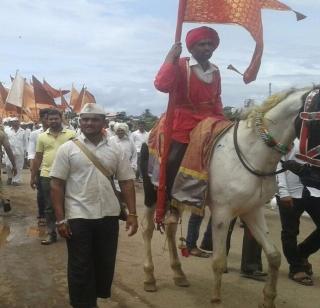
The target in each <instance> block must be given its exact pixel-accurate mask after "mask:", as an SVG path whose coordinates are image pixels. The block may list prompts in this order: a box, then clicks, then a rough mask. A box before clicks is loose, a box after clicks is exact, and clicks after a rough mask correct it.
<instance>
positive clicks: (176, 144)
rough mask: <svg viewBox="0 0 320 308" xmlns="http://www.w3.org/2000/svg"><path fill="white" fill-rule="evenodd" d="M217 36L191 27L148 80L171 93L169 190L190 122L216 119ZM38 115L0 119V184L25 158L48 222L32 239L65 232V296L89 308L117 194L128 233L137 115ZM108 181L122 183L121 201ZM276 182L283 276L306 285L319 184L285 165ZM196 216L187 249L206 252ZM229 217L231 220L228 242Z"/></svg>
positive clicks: (14, 178)
mask: <svg viewBox="0 0 320 308" xmlns="http://www.w3.org/2000/svg"><path fill="white" fill-rule="evenodd" d="M218 45H219V36H218V34H217V32H216V31H215V30H213V29H210V28H208V27H200V28H198V29H194V30H191V31H190V32H189V33H188V35H187V48H188V50H189V51H190V53H191V55H192V57H191V58H190V59H189V58H182V59H180V55H181V51H182V47H181V44H180V43H176V44H175V45H174V46H173V47H172V49H171V50H170V51H169V53H168V55H167V57H166V60H165V62H164V64H163V66H162V67H161V69H160V71H159V73H158V75H157V77H156V82H155V85H156V87H157V88H158V89H159V90H161V91H163V92H174V93H175V98H176V99H177V101H176V102H175V103H176V110H175V112H174V116H173V118H174V119H173V132H172V143H171V147H170V151H169V158H168V167H167V171H168V172H167V191H168V194H169V195H168V197H169V199H170V191H171V189H172V185H173V181H174V178H175V175H176V173H177V171H178V169H179V166H180V163H181V160H182V159H183V156H184V153H185V151H186V149H187V146H188V143H189V141H190V132H191V130H192V129H193V128H194V127H196V125H197V124H198V123H199V122H200V121H201V120H203V119H206V118H207V117H208V116H212V117H217V118H223V113H222V103H221V97H220V94H221V81H220V73H219V69H218V67H217V66H215V65H214V64H212V63H211V62H209V59H210V57H211V56H212V53H213V51H214V50H215V49H216V48H217V47H218ZM190 72H191V73H190ZM190 74H191V75H190ZM186 81H187V82H189V84H188V87H186V86H185V84H184V82H186ZM189 86H190V87H189ZM186 91H188V93H185V92H186ZM187 94H188V95H187ZM39 117H40V122H41V123H40V124H39V125H34V124H32V123H24V124H23V125H22V123H20V121H19V119H18V118H10V119H4V121H3V126H2V128H1V130H0V142H1V145H2V146H3V148H4V150H5V152H6V153H5V156H4V163H5V166H6V173H7V185H12V186H19V185H21V180H22V179H21V172H22V169H23V167H24V166H29V167H30V185H31V187H32V188H33V189H36V191H37V204H38V221H39V225H41V226H46V228H47V237H46V238H45V239H43V240H42V241H41V244H42V245H51V244H54V243H55V242H56V241H57V234H58V233H59V234H60V236H61V237H63V238H65V239H66V243H67V250H68V283H69V296H70V303H71V305H72V306H73V307H78V308H80V307H83V308H89V307H96V306H97V298H99V297H102V298H108V297H110V294H111V293H110V292H111V291H110V289H111V284H112V279H113V274H114V267H115V258H116V251H117V242H118V233H119V222H118V219H119V216H120V214H121V206H120V204H121V203H125V204H126V207H127V211H128V213H127V217H126V229H127V231H128V235H129V236H132V235H134V234H135V233H136V232H137V229H138V222H137V211H136V202H135V185H134V181H137V182H140V181H141V170H140V165H141V161H140V160H141V155H140V153H141V147H142V145H143V144H144V143H146V142H147V141H148V135H149V134H148V132H147V131H146V129H145V125H144V123H143V122H142V121H141V122H139V123H138V127H137V130H135V131H133V132H131V131H130V130H129V126H128V124H126V123H116V122H113V121H111V122H110V123H109V125H108V126H107V125H106V123H107V122H106V118H105V111H104V110H103V108H102V107H101V106H99V105H97V104H86V105H85V106H84V107H83V109H82V110H81V112H80V114H79V127H80V128H77V129H75V128H73V127H71V126H70V125H68V124H64V122H63V117H62V114H61V113H60V112H59V111H58V110H54V109H42V110H40V114H39ZM296 150H297V146H296V144H295V147H294V148H293V150H292V152H290V153H289V154H288V155H287V156H286V157H283V160H287V159H291V158H293V157H294V154H295V152H294V151H296ZM115 180H117V186H118V188H119V190H120V192H121V200H120V202H119V200H118V198H120V197H119V194H118V192H117V187H116V185H115ZM278 186H279V194H278V204H279V213H280V218H281V224H282V233H281V239H282V244H283V252H284V255H285V257H286V258H287V261H288V264H289V278H290V279H292V280H294V281H295V282H297V283H300V284H303V285H308V286H309V285H312V284H313V280H312V274H313V273H312V266H311V264H310V263H309V262H308V258H309V256H310V255H311V254H313V253H315V252H316V251H318V250H319V248H320V207H318V204H317V203H318V202H319V198H320V191H319V190H317V189H314V188H309V187H306V186H303V185H302V184H301V182H300V179H299V177H297V176H295V175H294V174H293V173H291V172H290V171H286V172H285V173H282V174H281V175H279V176H278ZM2 198H3V201H2V203H3V204H6V207H5V206H4V209H5V210H6V211H9V210H10V203H9V201H8V198H7V196H6V197H5V196H3V197H2ZM8 204H9V207H8ZM304 211H307V212H308V213H309V215H310V216H311V218H312V220H313V222H314V223H315V225H316V229H315V231H314V232H312V234H310V236H308V238H307V239H305V240H304V241H303V242H301V243H300V244H298V243H297V235H298V233H299V221H300V217H301V214H302V213H303V212H304ZM170 215H173V216H176V212H175V211H174V210H172V211H171V212H170ZM202 220H203V219H202V217H199V216H196V215H191V216H190V220H189V223H188V232H187V240H186V242H187V248H188V250H189V253H190V254H191V255H192V256H196V257H209V255H210V251H212V248H213V247H212V242H214V241H212V237H213V238H214V235H212V232H211V230H212V229H211V221H209V224H208V227H207V231H206V233H205V236H204V239H203V241H202V244H201V246H200V248H198V247H197V240H198V237H199V229H200V225H201V222H202ZM173 221H174V219H173ZM235 221H236V219H235V220H234V221H233V222H232V223H231V226H230V230H229V236H228V241H227V243H226V245H227V251H229V248H230V237H231V233H232V230H233V227H234V224H235ZM244 230H245V232H244V241H243V250H242V264H241V272H242V275H243V276H244V277H247V278H253V279H256V280H264V277H265V276H266V273H264V272H263V270H262V264H261V247H260V245H259V244H258V243H257V242H256V241H255V240H254V238H253V237H252V235H251V234H250V231H249V229H248V228H247V227H246V226H245V225H244ZM226 271H227V269H226Z"/></svg>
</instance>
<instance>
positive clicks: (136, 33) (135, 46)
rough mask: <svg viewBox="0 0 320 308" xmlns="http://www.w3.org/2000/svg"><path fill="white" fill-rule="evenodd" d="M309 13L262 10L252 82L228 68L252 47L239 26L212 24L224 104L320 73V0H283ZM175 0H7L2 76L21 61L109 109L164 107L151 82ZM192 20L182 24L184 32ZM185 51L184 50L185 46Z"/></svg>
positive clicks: (23, 67) (168, 40) (1, 20)
mask: <svg viewBox="0 0 320 308" xmlns="http://www.w3.org/2000/svg"><path fill="white" fill-rule="evenodd" d="M285 2H286V3H287V4H288V5H290V6H292V7H293V8H294V9H297V10H298V11H301V12H303V13H305V14H306V15H308V19H307V20H305V21H302V22H300V23H296V22H295V20H294V16H292V13H286V12H277V11H269V10H268V11H267V10H266V11H265V13H264V14H263V21H264V32H265V52H264V57H263V63H262V66H261V70H260V73H259V76H258V80H257V81H256V82H254V83H252V84H250V85H248V86H246V85H244V84H243V82H242V80H241V76H238V75H236V74H235V73H233V72H231V71H229V70H227V69H226V67H227V66H228V64H233V65H235V66H236V67H238V68H239V69H240V70H242V71H244V70H245V68H246V67H247V66H248V65H249V63H250V60H251V56H252V53H253V50H254V46H255V45H254V41H253V39H252V38H251V36H250V34H249V33H248V32H247V31H246V30H245V29H243V28H241V27H239V26H227V25H215V26H214V27H216V28H217V29H218V31H219V33H220V37H221V46H220V47H219V49H218V50H217V52H215V54H214V58H213V60H214V62H215V63H217V64H218V66H219V67H220V69H221V74H222V82H223V84H222V87H223V100H224V101H225V104H231V103H232V104H234V105H242V103H243V101H244V99H246V98H252V97H257V98H259V99H263V97H265V96H266V95H267V94H268V84H269V82H271V83H272V84H273V88H274V89H275V90H276V89H278V88H279V90H281V89H280V88H281V87H287V86H291V84H298V85H299V84H302V83H304V82H308V83H309V82H310V83H311V82H312V81H314V82H315V81H316V79H317V74H316V72H317V71H318V69H319V65H318V64H317V63H318V55H317V53H318V50H319V43H318V40H317V39H314V38H317V37H318V33H317V29H318V28H319V21H318V17H317V16H316V14H315V13H313V12H314V9H315V8H317V9H319V8H320V4H315V2H316V1H308V0H304V1H303V3H302V2H301V1H298V0H287V1H285ZM177 3H178V1H177V0H176V1H172V0H162V1H161V3H160V1H159V2H155V1H149V0H68V1H62V0H56V1H52V0H33V1H30V0H15V1H12V0H2V1H1V11H0V27H1V29H2V33H1V36H2V47H1V49H0V65H1V72H0V80H2V81H7V82H8V80H9V75H10V74H14V72H15V70H16V69H19V70H20V72H21V74H22V75H24V76H25V77H27V78H30V77H31V75H32V74H35V75H36V76H37V77H39V78H40V79H41V78H43V77H45V78H46V80H48V81H49V82H50V83H51V84H53V85H54V86H56V87H63V88H70V87H71V84H72V83H73V82H74V83H75V85H76V87H77V88H78V89H79V88H81V87H82V85H83V84H85V85H86V86H87V87H88V89H89V90H90V92H92V93H93V94H94V95H95V96H96V98H97V101H98V102H99V103H101V104H103V105H105V107H106V108H107V109H108V110H110V111H117V110H119V111H121V110H124V111H127V112H128V113H132V114H139V113H141V112H142V111H143V110H144V109H146V108H149V109H151V111H152V112H154V113H157V114H160V113H161V112H163V111H164V110H165V107H166V104H167V95H164V94H161V93H159V92H157V91H156V90H155V89H154V87H153V80H154V76H155V74H156V72H157V70H158V69H159V66H160V65H161V63H162V61H163V59H164V57H165V54H166V53H167V50H168V49H169V48H170V45H171V44H172V41H173V35H174V29H175V18H176V10H177ZM193 26H194V25H185V26H184V33H185V32H186V31H187V30H188V29H190V28H192V27H193ZM184 54H186V52H185V51H184Z"/></svg>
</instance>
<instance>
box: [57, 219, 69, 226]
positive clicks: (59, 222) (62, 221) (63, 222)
mask: <svg viewBox="0 0 320 308" xmlns="http://www.w3.org/2000/svg"><path fill="white" fill-rule="evenodd" d="M67 222H68V219H62V220H60V221H56V226H58V227H59V226H62V225H64V224H66V223H67Z"/></svg>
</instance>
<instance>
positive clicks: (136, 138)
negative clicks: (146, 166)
mask: <svg viewBox="0 0 320 308" xmlns="http://www.w3.org/2000/svg"><path fill="white" fill-rule="evenodd" d="M148 138H149V133H148V132H147V131H146V130H145V123H144V121H139V122H138V129H137V130H136V131H134V132H133V133H132V134H131V139H132V141H133V142H134V145H135V147H136V150H137V166H138V167H137V172H136V179H137V180H140V176H141V170H140V157H141V156H140V152H141V146H142V144H143V143H146V142H147V141H148Z"/></svg>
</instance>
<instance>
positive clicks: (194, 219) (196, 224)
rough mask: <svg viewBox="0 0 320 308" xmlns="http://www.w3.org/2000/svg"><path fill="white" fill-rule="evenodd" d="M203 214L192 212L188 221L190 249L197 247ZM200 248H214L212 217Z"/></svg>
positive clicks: (188, 244) (188, 243)
mask: <svg viewBox="0 0 320 308" xmlns="http://www.w3.org/2000/svg"><path fill="white" fill-rule="evenodd" d="M202 220H203V216H199V215H195V214H191V215H190V218H189V223H188V232H187V239H186V241H187V247H188V249H189V250H191V249H193V248H196V247H197V241H198V238H199V230H200V226H201V222H202ZM200 248H203V249H206V250H212V229H211V218H210V220H209V222H208V225H207V229H206V231H205V233H204V235H203V239H202V243H201V245H200Z"/></svg>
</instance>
